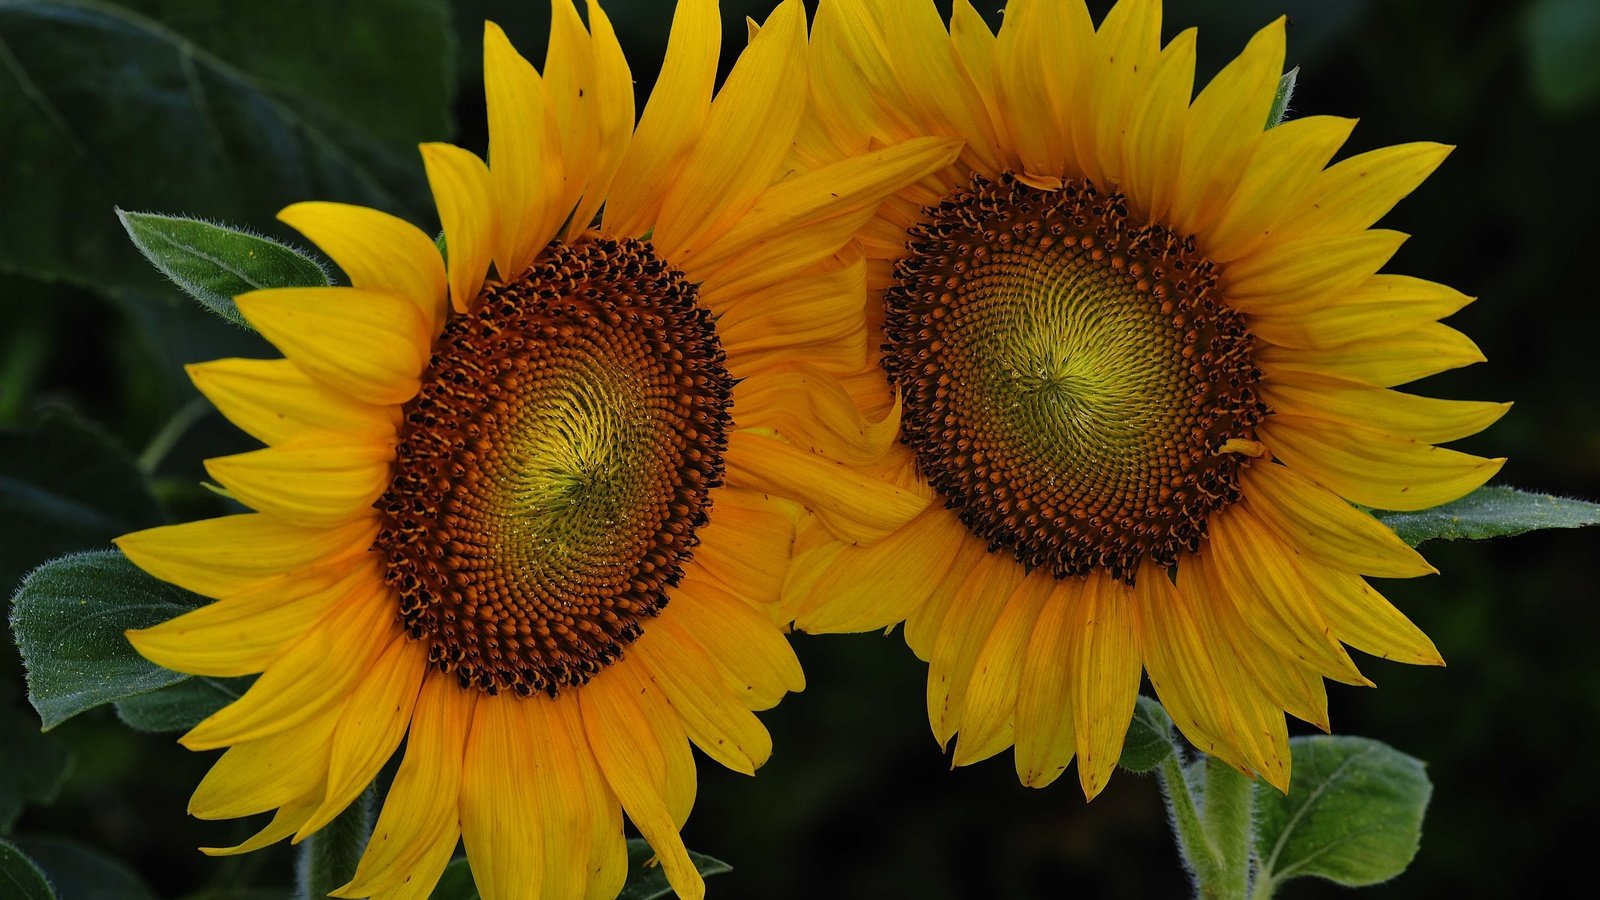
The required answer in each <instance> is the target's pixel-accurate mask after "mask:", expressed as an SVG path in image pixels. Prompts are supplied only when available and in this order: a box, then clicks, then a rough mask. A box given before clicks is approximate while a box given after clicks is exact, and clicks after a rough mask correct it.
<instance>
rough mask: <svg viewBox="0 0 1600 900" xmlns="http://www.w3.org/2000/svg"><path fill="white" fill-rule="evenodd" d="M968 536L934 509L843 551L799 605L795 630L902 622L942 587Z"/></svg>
mask: <svg viewBox="0 0 1600 900" xmlns="http://www.w3.org/2000/svg"><path fill="white" fill-rule="evenodd" d="M966 535H967V531H966V526H964V525H962V524H961V520H960V519H958V518H956V516H955V514H954V513H952V512H950V511H949V510H946V509H944V508H942V507H940V506H939V505H938V504H934V505H930V506H929V507H928V508H927V509H926V510H925V511H924V512H923V513H922V515H920V516H918V517H917V518H915V519H913V520H911V522H909V523H907V524H906V525H905V526H904V527H902V528H901V529H900V530H898V531H896V532H895V533H894V534H891V535H889V536H888V537H886V538H884V539H883V540H881V541H878V542H876V543H872V544H863V545H859V546H852V547H846V548H844V550H842V551H841V552H840V553H839V555H838V556H837V557H836V558H835V559H834V561H833V563H832V564H831V565H830V566H829V567H828V570H827V571H826V572H825V573H823V575H822V576H821V577H820V578H818V579H817V580H816V581H815V582H813V583H812V584H811V585H810V586H809V587H808V589H807V591H806V596H805V597H804V598H802V599H800V600H799V606H798V614H797V615H796V617H795V627H796V628H799V629H800V630H801V631H805V632H810V633H812V634H840V633H847V632H853V631H876V630H878V629H881V628H886V627H889V626H891V625H894V624H895V623H897V622H900V621H903V620H904V619H905V618H906V616H908V615H910V614H911V611H912V610H914V609H916V607H917V606H918V605H920V604H921V603H922V602H923V601H924V600H926V599H927V598H928V595H929V594H931V593H932V592H933V590H934V588H936V587H937V586H938V585H939V583H940V582H941V581H943V579H944V577H945V573H946V572H947V571H949V567H950V561H951V560H952V559H953V558H954V557H955V552H956V548H957V547H958V546H960V544H961V542H962V540H963V539H965V537H966Z"/></svg>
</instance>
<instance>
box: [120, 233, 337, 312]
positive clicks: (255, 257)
mask: <svg viewBox="0 0 1600 900" xmlns="http://www.w3.org/2000/svg"><path fill="white" fill-rule="evenodd" d="M117 217H118V218H119V219H121V220H122V227H123V228H125V229H127V232H128V237H130V238H132V239H133V244H134V246H136V247H138V248H139V252H140V253H143V254H144V257H145V259H148V260H150V264H151V265H153V266H155V267H156V269H157V270H159V271H160V272H161V274H163V275H165V276H167V277H168V278H170V279H172V283H173V284H176V285H177V286H178V287H180V288H182V289H183V292H184V293H186V294H188V295H189V296H191V297H193V298H194V299H196V300H198V301H200V304H201V305H202V306H204V307H205V308H206V309H209V310H211V311H212V312H214V313H216V314H217V315H219V316H221V317H223V318H224V319H227V320H228V321H230V322H232V323H234V324H235V325H241V326H243V327H245V328H249V327H250V325H249V323H248V322H246V321H245V320H244V317H243V316H241V315H239V308H238V307H237V306H234V304H233V298H234V297H237V296H239V295H240V294H244V293H247V292H249V291H253V290H258V289H260V288H276V287H322V286H325V285H327V284H329V283H330V282H329V280H328V273H327V272H326V271H325V270H324V269H323V268H322V266H321V264H319V263H318V262H316V261H315V260H313V259H312V258H311V257H309V256H307V255H306V254H304V253H301V252H300V251H299V250H296V249H294V248H293V247H290V246H289V245H287V244H280V243H278V242H277V241H274V240H272V239H271V238H264V237H261V236H259V235H255V234H250V233H248V232H245V231H240V230H238V229H235V228H229V227H227V226H225V225H214V224H212V223H210V222H202V221H200V220H199V219H187V218H183V217H181V216H163V215H157V214H155V213H139V212H127V211H125V210H121V209H119V210H117Z"/></svg>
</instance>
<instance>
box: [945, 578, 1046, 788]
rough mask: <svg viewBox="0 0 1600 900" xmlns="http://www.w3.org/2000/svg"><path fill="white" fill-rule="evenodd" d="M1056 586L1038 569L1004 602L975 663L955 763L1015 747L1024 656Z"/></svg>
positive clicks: (963, 713) (966, 762)
mask: <svg viewBox="0 0 1600 900" xmlns="http://www.w3.org/2000/svg"><path fill="white" fill-rule="evenodd" d="M1055 588H1056V580H1055V578H1054V577H1053V576H1052V575H1051V574H1050V573H1049V572H1047V571H1044V570H1042V569H1039V570H1035V571H1033V572H1032V573H1031V574H1030V575H1029V576H1028V577H1026V578H1024V579H1023V580H1022V582H1021V583H1020V584H1018V585H1017V587H1016V589H1015V590H1013V591H1012V592H1011V596H1010V597H1009V598H1007V600H1006V601H1005V608H1004V609H1003V610H1002V611H1001V612H1000V617H999V618H998V619H996V620H995V623H994V627H993V628H992V629H990V631H989V636H988V638H987V639H985V640H984V642H983V647H982V649H980V650H979V651H978V655H977V657H976V658H975V659H974V660H973V664H972V678H971V680H970V681H969V682H968V684H967V690H966V693H965V695H964V696H963V698H962V707H961V731H960V733H959V734H957V735H956V749H955V753H954V754H953V758H952V760H951V761H952V762H953V763H954V764H955V765H958V766H966V765H971V764H972V763H975V762H978V761H979V760H984V759H988V758H989V757H991V756H994V755H995V754H996V753H999V752H1000V751H1002V750H1004V749H1005V748H1007V747H1009V746H1011V743H1012V738H1013V735H1014V734H1015V730H1014V728H1015V715H1016V707H1017V685H1018V683H1019V682H1020V681H1021V680H1022V659H1023V652H1024V650H1025V649H1026V648H1027V646H1028V638H1029V637H1030V636H1031V635H1032V634H1033V630H1034V625H1035V623H1036V622H1038V620H1039V611H1040V610H1041V609H1043V608H1044V604H1045V601H1046V600H1048V599H1049V598H1050V595H1051V593H1052V592H1053V591H1054V590H1055Z"/></svg>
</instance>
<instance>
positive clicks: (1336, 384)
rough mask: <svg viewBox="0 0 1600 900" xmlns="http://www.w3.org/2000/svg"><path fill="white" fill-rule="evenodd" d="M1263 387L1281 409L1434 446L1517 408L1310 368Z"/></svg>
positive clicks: (1479, 428) (1285, 374)
mask: <svg viewBox="0 0 1600 900" xmlns="http://www.w3.org/2000/svg"><path fill="white" fill-rule="evenodd" d="M1260 390H1261V397H1262V399H1263V400H1265V401H1266V403H1267V405H1268V406H1269V407H1271V408H1272V409H1273V411H1275V412H1278V413H1282V414H1285V415H1295V416H1305V417H1310V418H1318V419H1328V420H1329V421H1332V422H1336V423H1339V422H1349V423H1351V424H1358V425H1361V426H1364V427H1367V428H1373V429H1376V430H1378V431H1382V432H1386V433H1388V434H1392V435H1395V436H1396V437H1407V438H1414V439H1416V440H1419V441H1427V442H1428V443H1430V444H1444V443H1448V442H1450V441H1454V440H1458V439H1460V438H1464V437H1466V436H1467V435H1469V434H1477V433H1478V432H1480V431H1482V430H1484V429H1485V428H1488V427H1489V426H1490V425H1493V424H1494V423H1495V422H1497V421H1499V420H1500V417H1501V416H1504V415H1505V414H1506V413H1507V412H1508V411H1510V409H1511V404H1509V403H1491V402H1488V401H1482V400H1440V399H1437V398H1434V397H1418V396H1416V395H1414V394H1403V393H1401V392H1399V391H1391V390H1387V389H1385V388H1379V387H1373V386H1372V385H1367V384H1361V383H1359V382H1354V381H1346V380H1344V379H1341V378H1332V377H1329V376H1327V375H1312V374H1308V373H1304V372H1283V373H1281V374H1279V375H1278V377H1277V378H1272V379H1267V380H1265V381H1263V382H1262V383H1261V388H1260Z"/></svg>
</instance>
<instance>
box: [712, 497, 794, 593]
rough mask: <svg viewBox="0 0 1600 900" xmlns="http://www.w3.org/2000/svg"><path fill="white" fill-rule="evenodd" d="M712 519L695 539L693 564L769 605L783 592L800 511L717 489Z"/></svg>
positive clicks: (777, 502)
mask: <svg viewBox="0 0 1600 900" xmlns="http://www.w3.org/2000/svg"><path fill="white" fill-rule="evenodd" d="M711 502H712V509H713V512H712V515H711V521H709V522H707V523H706V524H705V525H704V526H702V527H701V528H700V529H699V531H698V532H697V535H698V536H699V538H700V546H699V547H697V548H695V553H694V562H695V564H696V565H697V566H699V567H700V568H702V569H704V570H706V571H707V572H709V573H711V574H712V575H713V576H715V577H716V578H718V579H719V580H721V581H722V582H723V583H724V584H725V585H727V586H728V587H730V588H737V589H738V591H739V592H740V593H741V594H742V595H743V596H744V597H746V598H748V599H749V601H750V602H752V603H755V604H766V603H774V602H776V601H777V599H778V594H779V592H781V591H782V589H783V578H784V575H785V573H786V570H787V568H788V562H789V550H790V547H791V546H793V544H794V533H795V524H796V522H797V521H798V520H799V517H800V510H799V508H798V507H797V506H796V505H795V504H794V503H792V502H790V501H787V500H783V499H780V498H777V497H766V496H763V495H761V494H757V493H751V492H748V491H741V490H737V489H734V488H723V489H721V490H718V491H717V492H716V493H715V494H714V495H713V497H712V501H711Z"/></svg>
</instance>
